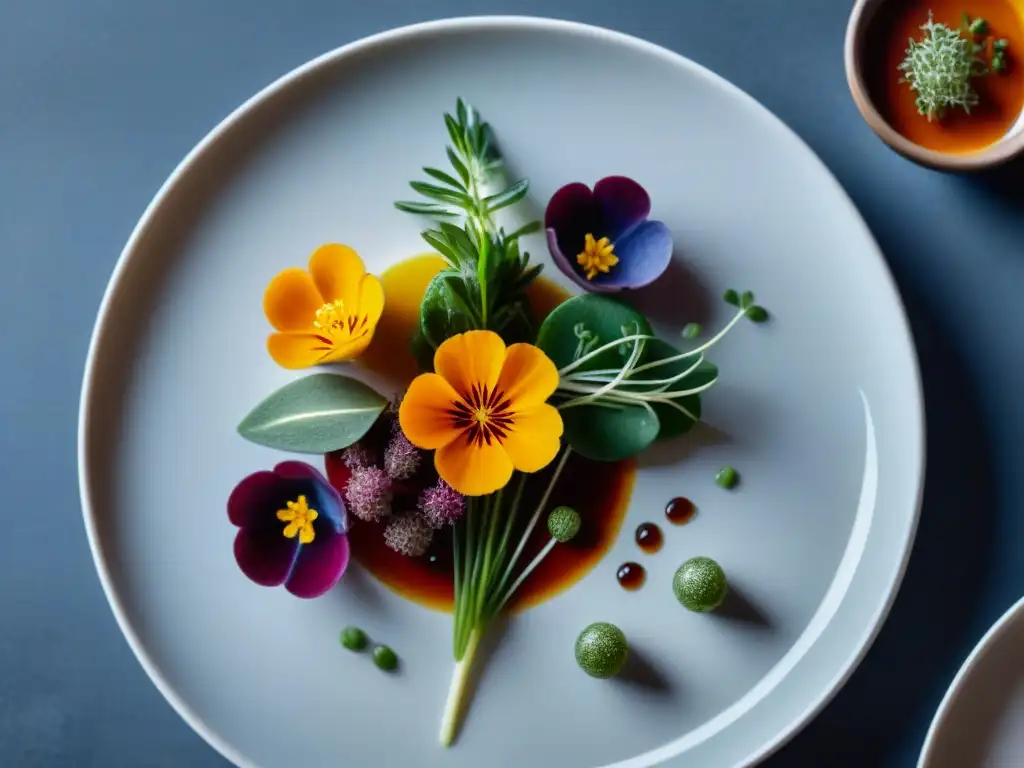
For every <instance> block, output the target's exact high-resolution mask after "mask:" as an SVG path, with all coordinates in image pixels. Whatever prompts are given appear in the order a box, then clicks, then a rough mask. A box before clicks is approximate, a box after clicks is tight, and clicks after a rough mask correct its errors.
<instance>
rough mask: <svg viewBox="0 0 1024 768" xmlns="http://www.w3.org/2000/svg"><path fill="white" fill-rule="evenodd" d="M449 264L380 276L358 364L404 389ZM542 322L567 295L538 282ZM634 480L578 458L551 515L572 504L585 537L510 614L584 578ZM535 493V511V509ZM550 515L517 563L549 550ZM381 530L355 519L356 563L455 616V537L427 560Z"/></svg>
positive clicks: (623, 465) (331, 457)
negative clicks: (424, 320)
mask: <svg viewBox="0 0 1024 768" xmlns="http://www.w3.org/2000/svg"><path fill="white" fill-rule="evenodd" d="M443 265H444V262H443V261H441V259H440V258H439V257H437V256H436V255H427V256H417V257H414V258H411V259H408V260H406V261H403V262H400V263H398V264H396V265H395V266H393V267H391V268H390V269H388V270H386V271H385V272H384V273H383V274H381V275H380V279H381V284H382V286H383V288H384V297H385V306H386V307H387V309H386V311H385V313H384V316H383V318H382V320H381V325H380V326H379V327H378V328H377V332H376V334H375V335H374V339H373V342H372V343H371V345H370V347H369V349H368V350H367V351H366V354H365V355H364V356H363V357H362V358H361V359H360V364H361V365H362V366H363V367H364V368H367V369H369V370H371V371H373V372H374V373H375V374H377V375H379V376H383V377H384V378H385V379H386V380H388V381H390V382H392V383H393V384H394V386H395V389H396V390H398V389H404V388H405V386H407V385H408V383H409V382H410V381H411V380H412V378H413V377H414V376H415V374H416V366H415V363H414V362H413V360H412V356H411V355H410V354H409V353H408V351H407V350H408V349H409V341H410V339H411V337H412V331H413V329H414V328H415V326H416V324H417V323H418V319H419V304H420V301H421V300H422V298H423V293H424V291H425V290H426V287H427V284H428V283H429V282H430V280H431V279H432V278H433V277H434V275H436V274H437V272H438V271H439V270H440V269H441V267H442V266H443ZM528 294H529V297H530V303H531V306H532V308H533V311H534V314H535V315H536V317H537V318H538V321H539V320H541V319H543V318H544V317H546V316H547V314H548V313H549V312H550V311H551V310H552V309H554V308H555V307H556V306H558V305H559V304H561V303H562V302H563V301H565V300H566V299H567V298H569V294H568V293H566V292H565V291H564V290H563V289H562V288H560V287H559V286H557V285H556V284H554V283H551V282H549V281H547V280H545V279H544V278H538V279H537V280H536V281H535V282H534V283H533V284H532V285H531V287H530V289H529V291H528ZM325 463H326V466H327V473H328V477H329V478H330V480H331V482H332V483H333V484H334V486H335V487H336V488H339V489H340V488H343V487H344V485H345V483H346V482H347V481H348V476H349V471H348V468H347V467H346V466H345V465H344V464H343V463H342V462H341V460H340V458H339V457H338V455H337V454H328V455H327V456H326V457H325ZM551 471H553V466H549V467H548V468H547V469H545V470H543V471H542V472H540V473H538V477H537V478H536V479H534V480H531V482H530V483H529V485H528V488H530V489H531V490H530V491H527V493H526V494H524V498H523V506H522V507H521V509H520V515H521V517H522V519H523V523H524V524H525V521H526V520H528V519H529V516H530V515H531V514H532V513H533V510H534V506H533V505H535V504H536V502H537V500H538V499H537V497H538V496H539V495H540V494H541V493H542V492H543V490H544V488H545V487H546V482H545V480H546V478H547V477H549V476H550V474H549V473H550V472H551ZM635 475H636V464H635V462H634V461H632V460H630V461H622V462H616V463H603V462H602V463H598V462H592V461H588V460H587V459H584V458H582V457H580V456H576V455H573V456H572V457H571V458H570V459H569V462H568V464H567V465H566V467H565V470H564V471H563V473H562V477H561V479H560V480H559V482H558V484H557V485H556V486H555V490H554V493H553V494H552V496H551V499H550V501H549V503H548V510H550V509H553V508H554V507H556V506H558V505H561V504H567V505H569V506H572V507H574V508H575V509H576V510H577V511H578V512H579V513H580V516H581V517H582V518H583V526H582V528H581V529H580V533H579V534H578V535H577V536H576V538H575V539H573V540H572V541H571V542H569V543H568V544H559V545H557V546H556V547H555V548H554V549H553V550H552V551H551V552H550V554H548V556H547V557H546V558H545V559H544V561H543V562H542V563H541V564H540V566H538V568H537V569H536V570H535V571H534V572H533V573H532V574H531V575H530V578H528V579H527V580H526V581H525V582H524V583H523V585H522V586H521V587H520V588H519V589H518V590H517V593H516V596H515V597H514V598H513V599H512V603H511V604H512V606H513V608H519V609H522V608H527V607H529V606H532V605H536V604H538V603H541V602H543V601H545V600H548V599H550V598H552V597H554V596H555V595H557V594H559V593H560V592H562V591H564V590H566V589H568V588H569V587H571V586H572V585H573V584H575V583H576V582H577V581H579V580H580V579H581V578H583V577H584V576H585V575H586V574H587V573H588V572H589V571H590V570H591V569H592V568H593V567H594V566H595V565H596V564H597V563H598V561H599V560H600V559H601V558H602V557H603V556H604V554H605V553H606V552H607V551H608V549H609V548H610V547H611V545H612V543H613V542H614V541H615V539H616V538H617V537H618V535H619V530H620V528H621V527H622V521H623V518H624V517H625V514H626V508H627V506H628V505H629V498H630V495H631V494H632V491H633V480H634V477H635ZM531 492H532V494H533V499H532V501H533V505H531V504H530V501H531V499H530V496H531ZM546 520H547V518H546V516H542V517H541V519H540V521H539V522H538V524H537V527H536V529H535V531H534V533H533V535H532V536H531V537H530V543H529V544H528V545H527V548H526V550H525V551H524V552H523V555H522V556H521V557H520V560H519V565H520V566H523V565H526V564H527V563H529V562H530V560H531V559H532V557H533V556H534V555H535V554H536V553H537V552H539V551H540V549H541V548H542V547H543V546H544V545H545V544H546V543H547V541H548V539H549V538H550V536H549V535H548V532H547V526H546V524H545V523H546ZM383 530H384V524H382V523H381V524H374V523H365V522H362V521H360V520H355V519H353V521H352V528H351V530H350V531H349V544H350V545H351V549H352V557H353V558H354V559H355V560H356V561H357V562H358V563H360V564H361V565H362V566H363V567H364V568H366V569H367V570H368V571H370V573H372V574H373V575H374V576H375V577H376V578H377V579H379V580H380V581H381V582H383V583H384V584H385V585H386V586H387V587H389V588H390V589H391V590H393V591H394V592H397V593H398V594H400V595H402V596H403V597H405V598H407V599H409V600H413V601H414V602H417V603H419V604H421V605H424V606H426V607H428V608H434V609H436V610H440V611H449V612H450V611H451V609H452V600H453V594H454V582H453V570H452V533H451V529H450V528H446V529H443V530H441V531H439V532H438V533H437V534H436V535H435V537H434V541H433V543H432V544H431V548H430V550H428V552H427V554H426V555H424V556H423V557H418V558H412V557H405V556H404V555H400V554H398V553H397V552H395V551H393V550H392V549H390V548H389V547H388V546H387V545H386V544H385V543H384V538H383Z"/></svg>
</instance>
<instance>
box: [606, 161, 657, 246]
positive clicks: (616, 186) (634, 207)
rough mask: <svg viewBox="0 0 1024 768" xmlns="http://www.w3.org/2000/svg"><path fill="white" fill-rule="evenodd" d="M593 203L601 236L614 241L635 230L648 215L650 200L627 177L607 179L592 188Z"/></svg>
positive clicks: (648, 196)
mask: <svg viewBox="0 0 1024 768" xmlns="http://www.w3.org/2000/svg"><path fill="white" fill-rule="evenodd" d="M594 202H595V203H596V205H597V209H598V211H599V214H598V215H599V216H600V224H599V225H598V228H599V229H600V234H598V233H597V232H595V233H594V236H595V237H602V236H603V237H607V238H609V239H611V240H616V239H618V238H619V237H621V236H622V233H623V232H626V231H627V230H629V229H631V228H633V227H635V226H637V225H638V224H639V223H640V222H642V221H643V220H644V219H646V218H647V216H648V215H649V214H650V212H651V196H650V195H648V194H647V190H646V189H644V188H643V187H641V186H640V185H639V184H638V183H637V182H635V181H633V179H630V178H628V177H627V176H607V177H605V178H603V179H601V180H600V181H599V182H597V184H595V185H594Z"/></svg>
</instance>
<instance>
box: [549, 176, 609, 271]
mask: <svg viewBox="0 0 1024 768" xmlns="http://www.w3.org/2000/svg"><path fill="white" fill-rule="evenodd" d="M599 223H600V222H599V217H598V208H597V205H596V204H595V202H594V195H593V193H592V192H591V191H590V188H589V187H588V186H587V185H586V184H581V183H580V182H573V183H572V184H566V185H565V186H564V187H562V188H561V189H559V190H558V191H557V192H555V194H554V195H552V196H551V200H549V201H548V206H547V208H546V209H545V211H544V227H545V229H548V230H552V229H553V230H554V231H555V234H556V237H557V242H558V249H559V250H560V251H561V252H562V253H563V254H565V255H566V257H567V258H570V259H574V258H575V257H576V254H577V253H579V252H580V251H582V250H583V241H584V238H585V237H586V234H587V232H591V233H592V232H594V228H595V227H597V226H598V224H599ZM552 256H554V253H552Z"/></svg>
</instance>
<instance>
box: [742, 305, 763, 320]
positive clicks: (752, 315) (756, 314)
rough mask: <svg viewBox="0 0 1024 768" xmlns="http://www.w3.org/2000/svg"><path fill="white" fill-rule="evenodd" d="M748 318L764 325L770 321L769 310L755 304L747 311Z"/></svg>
mask: <svg viewBox="0 0 1024 768" xmlns="http://www.w3.org/2000/svg"><path fill="white" fill-rule="evenodd" d="M747 318H749V319H750V320H752V321H753V322H755V323H763V322H765V321H767V320H768V310H767V309H765V308H764V307H762V306H761V305H759V304H755V305H754V306H752V307H750V308H749V309H748V310H747Z"/></svg>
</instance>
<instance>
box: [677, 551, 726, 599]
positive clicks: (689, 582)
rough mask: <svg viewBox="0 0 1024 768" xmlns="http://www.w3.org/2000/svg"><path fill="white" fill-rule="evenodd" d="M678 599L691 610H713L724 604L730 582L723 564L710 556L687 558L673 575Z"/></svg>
mask: <svg viewBox="0 0 1024 768" xmlns="http://www.w3.org/2000/svg"><path fill="white" fill-rule="evenodd" d="M672 591H673V592H675V593H676V599H677V600H678V601H679V602H680V603H682V604H683V606H684V607H686V608H687V609H689V610H691V611H697V612H699V613H703V612H705V611H713V610H715V608H717V607H718V606H720V605H721V604H722V600H724V599H725V593H726V592H728V591H729V584H728V583H727V582H726V580H725V571H723V570H722V566H720V565H719V564H718V563H716V562H715V561H714V560H712V559H711V558H710V557H694V558H691V559H689V560H687V561H686V562H685V563H683V564H682V565H681V566H679V569H678V570H677V571H676V574H675V576H673V577H672Z"/></svg>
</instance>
